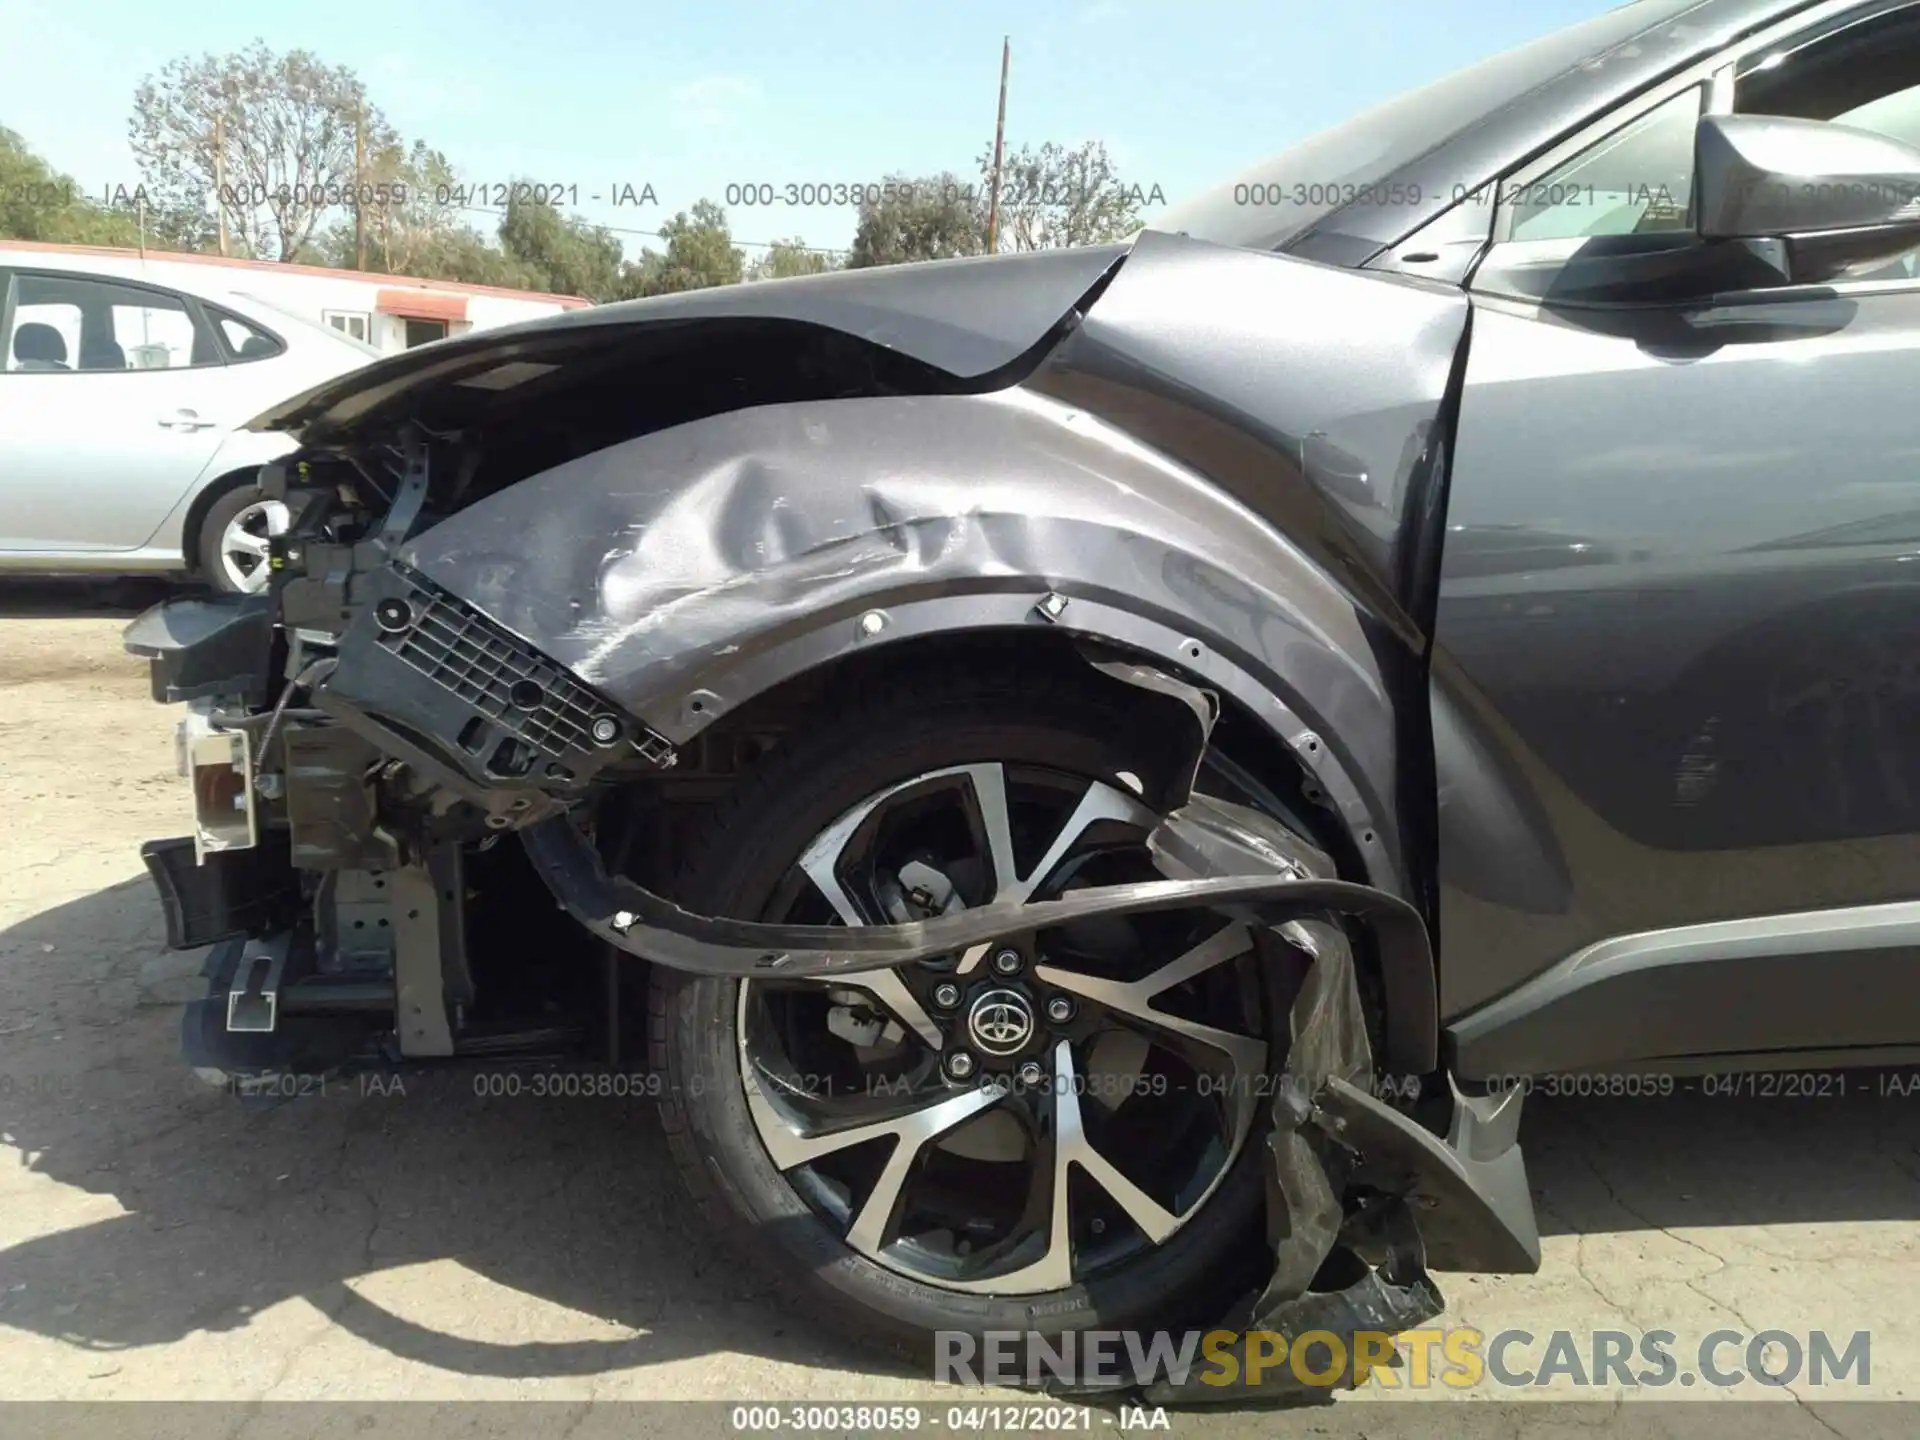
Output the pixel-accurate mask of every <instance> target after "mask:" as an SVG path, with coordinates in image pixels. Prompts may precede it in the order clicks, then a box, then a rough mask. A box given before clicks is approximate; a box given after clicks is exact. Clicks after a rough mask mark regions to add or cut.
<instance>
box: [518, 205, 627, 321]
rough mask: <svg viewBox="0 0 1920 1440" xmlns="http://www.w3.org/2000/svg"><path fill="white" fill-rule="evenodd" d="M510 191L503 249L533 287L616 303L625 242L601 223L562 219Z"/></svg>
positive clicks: (621, 290) (547, 207) (548, 207)
mask: <svg viewBox="0 0 1920 1440" xmlns="http://www.w3.org/2000/svg"><path fill="white" fill-rule="evenodd" d="M521 189H522V187H521V186H518V185H515V186H512V187H510V193H509V198H508V200H507V213H506V214H505V215H504V216H502V217H501V220H500V248H501V250H502V251H504V252H505V254H506V256H507V258H508V259H510V260H512V261H514V262H516V263H517V264H518V265H519V266H520V267H521V268H522V269H523V270H524V271H525V272H526V273H527V275H528V276H529V277H530V280H529V282H528V283H530V284H532V285H533V286H534V287H535V288H538V289H541V290H551V291H554V292H555V293H557V294H561V295H584V296H585V297H586V298H587V299H589V300H594V301H603V300H616V299H618V298H620V296H621V295H622V294H623V293H625V291H624V286H623V284H622V266H621V261H622V258H623V252H622V251H621V249H620V241H619V238H618V237H617V236H615V235H614V234H613V233H612V232H611V231H609V230H608V229H606V227H605V226H601V225H589V224H588V223H587V222H586V221H584V220H581V219H579V218H577V217H575V216H571V215H562V214H561V213H560V212H559V211H558V210H556V209H555V208H554V207H553V206H551V205H541V204H537V203H535V202H534V201H533V200H531V199H528V198H526V197H525V196H524V195H522V194H519V193H514V192H518V191H520V190H521Z"/></svg>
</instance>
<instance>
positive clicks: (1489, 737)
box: [1433, 3, 1920, 1073]
mask: <svg viewBox="0 0 1920 1440" xmlns="http://www.w3.org/2000/svg"><path fill="white" fill-rule="evenodd" d="M1917 102H1920V6H1915V5H1913V4H1910V3H1902V4H1890V3H1882V4H1872V5H1859V4H1853V5H1835V4H1828V5H1824V6H1820V7H1816V8H1815V9H1813V10H1809V11H1805V12H1802V14H1801V15H1799V16H1797V17H1795V18H1794V19H1793V20H1791V21H1789V22H1782V23H1781V24H1779V25H1777V26H1776V27H1774V28H1773V29H1772V30H1771V31H1768V32H1765V33H1762V34H1761V35H1759V36H1756V37H1755V38H1754V39H1752V40H1750V41H1748V42H1745V43H1743V44H1741V45H1740V46H1738V47H1737V48H1735V49H1732V50H1730V51H1728V52H1726V53H1724V54H1722V55H1720V56H1718V57H1716V58H1715V59H1714V60H1713V61H1712V62H1711V63H1709V64H1707V65H1704V66H1701V67H1697V68H1696V69H1695V70H1693V71H1691V72H1689V73H1687V74H1683V75H1677V76H1675V77H1673V78H1672V79H1671V80H1670V81H1668V82H1666V83H1664V84H1663V85H1661V86H1660V87H1659V88H1658V89H1656V90H1654V91H1652V92H1649V93H1647V94H1645V95H1643V96H1641V97H1639V98H1638V99H1637V100H1635V101H1633V102H1631V103H1630V104H1629V105H1628V106H1627V107H1626V108H1625V109H1623V110H1620V111H1616V112H1614V113H1613V114H1611V115H1609V116H1608V117H1606V118H1605V119H1604V120H1601V121H1598V122H1596V123H1595V124H1593V125H1591V126H1589V127H1587V128H1586V129H1585V130H1583V131H1582V132H1581V133H1580V134H1579V135H1577V136H1575V137H1574V138H1572V139H1571V140H1569V141H1568V142H1566V143H1565V144H1563V145H1561V146H1560V147H1558V148H1557V149H1556V150H1555V151H1554V152H1552V153H1551V154H1548V155H1545V156H1542V157H1540V158H1539V159H1538V160H1537V161H1535V162H1533V163H1531V164H1529V165H1527V166H1525V167H1524V168H1521V169H1519V170H1517V171H1516V172H1515V173H1513V174H1512V175H1510V176H1508V177H1506V182H1505V183H1504V184H1503V186H1502V187H1501V190H1500V197H1501V198H1500V201H1499V213H1498V214H1497V215H1496V217H1495V221H1494V228H1493V241H1494V243H1493V244H1492V246H1491V247H1490V248H1489V250H1488V252H1487V254H1486V255H1485V257H1484V258H1483V259H1482V261H1481V262H1480V264H1479V266H1478V267H1477V269H1476V270H1475V272H1474V274H1473V276H1472V279H1471V281H1470V288H1471V292H1472V295H1473V299H1474V315H1473V322H1472V338H1471V343H1470V352H1469V358H1468V363H1467V367H1466V371H1465V381H1464V387H1463V391H1462V396H1461V402H1460V411H1459V421H1458V432H1457V444H1456V448H1455V454H1454V463H1453V470H1452V479H1451V488H1450V492H1449V500H1448V514H1447V541H1446V548H1445V554H1444V558H1443V561H1442V579H1441V586H1440V595H1439V605H1438V618H1437V624H1436V648H1435V656H1434V697H1433V708H1434V719H1435V732H1436V744H1437V746H1438V747H1439V749H1440V750H1441V752H1442V753H1441V755H1440V764H1441V768H1442V771H1443V779H1442V800H1441V812H1440V832H1441V882H1442V896H1441V931H1442V935H1443V939H1444V944H1445V950H1446V954H1447V956H1448V957H1449V958H1448V961H1447V963H1446V964H1445V965H1444V966H1443V981H1442V1006H1443V1010H1444V1011H1445V1013H1446V1014H1447V1015H1449V1016H1451V1017H1462V1016H1465V1017H1467V1018H1465V1019H1461V1020H1458V1022H1457V1023H1456V1024H1455V1025H1454V1027H1453V1029H1454V1040H1455V1043H1456V1046H1457V1047H1458V1048H1459V1049H1460V1051H1461V1053H1462V1055H1463V1057H1464V1068H1465V1069H1467V1070H1468V1071H1469V1072H1471V1071H1475V1070H1478V1071H1480V1072H1481V1073H1487V1072H1490V1071H1504V1070H1515V1069H1528V1068H1538V1067H1541V1066H1545V1067H1546V1068H1571V1067H1574V1066H1584V1065H1597V1064H1606V1063H1612V1062H1613V1061H1616V1060H1621V1059H1628V1058H1633V1059H1643V1060H1644V1059H1649V1058H1654V1059H1657V1058H1660V1057H1672V1056H1680V1055H1692V1056H1725V1057H1731V1056H1734V1055H1741V1056H1747V1057H1751V1056H1753V1055H1756V1054H1761V1053H1766V1054H1770V1055H1774V1056H1776V1057H1779V1056H1788V1057H1791V1056H1801V1057H1818V1056H1821V1055H1828V1056H1832V1055H1838V1054H1842V1053H1847V1054H1860V1053H1864V1049H1863V1047H1875V1046H1880V1047H1890V1046H1903V1045H1910V1044H1914V1043H1916V1042H1920V984H1916V980H1917V978H1920V948H1917V947H1920V906H1916V905H1914V904H1913V903H1912V902H1914V901H1915V899H1916V897H1920V282H1916V280H1915V279H1914V278H1913V277H1914V265H1913V258H1914V257H1913V256H1912V255H1907V256H1902V257H1900V258H1899V259H1898V260H1896V261H1894V262H1892V263H1889V264H1886V265H1883V266H1880V267H1878V268H1877V269H1876V270H1874V271H1873V272H1872V273H1870V274H1866V275H1861V276H1852V277H1849V278H1846V279H1843V280H1840V281H1829V282H1827V283H1822V284H1817V285H1815V284H1774V285H1771V286H1766V285H1762V284H1760V283H1757V282H1735V283H1734V284H1732V285H1730V286H1729V287H1727V288H1725V289H1724V290H1723V291H1722V292H1721V293H1716V294H1713V295H1711V297H1710V298H1705V299H1701V298H1695V299H1691V300H1684V301H1673V302H1667V303H1660V302H1655V301H1650V300H1640V301H1634V300H1630V299H1625V298H1620V297H1618V296H1616V295H1613V294H1610V293H1609V291H1608V287H1607V284H1606V283H1605V276H1606V275H1607V274H1608V273H1618V272H1617V270H1616V271H1613V272H1609V270H1608V268H1607V264H1601V263H1597V261H1596V257H1598V259H1599V260H1602V261H1607V262H1608V263H1609V264H1610V263H1613V261H1615V260H1617V258H1618V257H1619V256H1622V255H1627V254H1629V253H1631V254H1633V255H1636V256H1640V257H1643V258H1644V257H1655V258H1657V257H1658V256H1659V255H1660V254H1661V253H1662V252H1663V251H1669V250H1674V249H1677V247H1680V246H1683V245H1697V243H1698V242H1697V240H1696V238H1695V237H1694V236H1693V234H1692V220H1691V215H1690V193H1691V181H1692V167H1693V163H1694V150H1693V135H1694V131H1695V127H1696V125H1697V121H1698V117H1699V116H1700V114H1701V113H1702V112H1703V111H1710V112H1726V111H1736V112H1739V111H1750V112H1753V113H1764V114H1788V115H1800V116H1804V117H1806V118H1812V119H1822V120H1842V121H1845V122H1846V123H1849V124H1853V125H1859V126H1864V127H1866V128H1881V129H1884V130H1886V131H1887V132H1888V133H1891V134H1894V135H1895V136H1896V138H1900V139H1904V140H1906V141H1908V142H1909V143H1914V142H1916V141H1920V103H1917ZM1743 284H1745V285H1746V288H1742V285H1743ZM1641 293H1643V294H1644V293H1645V292H1644V291H1642V292H1641ZM1462 757H1475V758H1473V759H1472V763H1469V762H1468V760H1467V759H1463V758H1462ZM1449 765H1452V766H1454V767H1456V768H1455V772H1454V773H1455V774H1456V775H1457V776H1459V777H1463V778H1461V779H1459V782H1458V783H1457V784H1454V785H1452V786H1451V787H1450V786H1449V783H1448V781H1447V779H1446V776H1445V772H1447V770H1448V768H1449ZM1503 847H1504V848H1503ZM1488 1002H1494V1003H1492V1004H1489V1003H1488ZM1469 1012H1471V1013H1469ZM1782 1063H1785V1062H1784V1061H1783V1062H1782Z"/></svg>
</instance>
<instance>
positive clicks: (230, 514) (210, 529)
mask: <svg viewBox="0 0 1920 1440" xmlns="http://www.w3.org/2000/svg"><path fill="white" fill-rule="evenodd" d="M266 498H267V497H266V495H265V494H263V493H262V492H261V489H260V487H259V486H258V485H235V486H234V487H233V488H232V489H231V490H229V491H227V492H226V493H225V494H224V495H222V496H220V497H219V498H218V499H217V500H215V501H214V502H213V503H212V504H211V505H209V506H208V507H207V513H206V514H204V515H202V516H201V517H200V533H199V534H198V535H197V536H195V537H194V552H195V561H196V563H197V564H198V566H199V570H200V578H201V579H202V580H204V581H206V583H207V584H208V585H210V586H212V587H213V588H214V589H215V590H218V591H219V592H220V593H221V594H223V595H232V594H237V593H239V591H240V588H241V587H240V586H238V585H236V584H234V583H233V579H232V577H231V576H229V575H228V574H227V567H226V564H225V563H224V561H223V560H222V558H221V555H220V542H221V539H222V537H223V536H225V534H226V532H227V526H228V525H230V524H232V523H233V518H234V516H236V515H238V514H239V513H240V512H241V511H242V510H245V509H246V508H247V507H248V506H249V505H258V504H259V503H260V502H261V501H262V500H265V499H266ZM261 563H262V564H265V563H266V562H265V561H264V560H263V561H262V562H261Z"/></svg>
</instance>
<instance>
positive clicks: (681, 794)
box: [602, 628, 1431, 1053]
mask: <svg viewBox="0 0 1920 1440" xmlns="http://www.w3.org/2000/svg"><path fill="white" fill-rule="evenodd" d="M1137 658H1139V659H1140V660H1141V661H1143V662H1144V663H1147V664H1151V665H1153V666H1155V667H1156V668H1159V669H1162V670H1166V671H1168V672H1169V673H1173V674H1175V675H1176V676H1177V677H1178V678H1181V679H1184V680H1187V681H1188V682H1190V683H1194V684H1199V685H1202V686H1204V685H1205V683H1206V682H1205V681H1204V680H1202V679H1200V678H1199V677H1196V676H1193V675H1191V674H1182V673H1181V672H1180V671H1179V667H1178V666H1177V665H1171V664H1168V663H1167V662H1166V661H1165V660H1163V659H1161V658H1160V657H1157V656H1153V655H1140V656H1139V657H1137ZM956 666H967V667H977V668H984V669H987V670H989V671H992V672H1004V673H1009V674H1018V673H1028V674H1035V673H1037V674H1041V675H1054V676H1057V675H1059V674H1061V673H1063V672H1065V673H1075V674H1080V675H1082V676H1084V679H1085V681H1086V683H1087V684H1089V685H1090V686H1104V685H1116V686H1117V685H1119V684H1120V682H1118V681H1110V680H1107V679H1105V678H1104V677H1102V676H1101V675H1100V674H1099V672H1098V671H1096V670H1094V669H1093V668H1092V667H1091V666H1089V665H1088V664H1087V663H1086V660H1085V659H1084V658H1083V657H1082V656H1081V654H1080V652H1079V651H1078V649H1077V648H1076V644H1075V641H1074V638H1073V637H1072V636H1071V635H1069V634H1066V633H1064V632H1061V631H1059V630H1054V629H1051V628H1049V629H1038V628H1035V629H1027V630H996V631H973V632H963V633H950V634H944V635H931V636H919V637H915V638H913V639H911V640H901V641H896V642H894V643H893V644H891V645H881V646H875V647H872V648H870V649H861V650H857V651H853V652H851V653H849V654H846V655H844V656H841V657H839V658H837V659H835V660H832V661H829V662H827V663H826V664H823V665H820V666H817V667H815V668H813V669H811V670H808V671H805V672H803V673H801V674H799V675H796V676H794V677H793V678H791V679H789V680H787V681H784V682H782V683H781V684H779V685H776V686H774V687H772V688H771V689H769V690H766V691H763V692H762V693H761V694H759V695H757V696H755V697H754V698H753V699H751V700H748V701H747V702H745V703H744V704H742V705H740V706H739V707H737V708H736V709H734V710H732V711H730V712H728V713H727V714H725V715H723V716H722V717H721V718H720V719H718V720H716V721H714V722H713V724H711V725H709V726H708V727H707V728H706V729H704V730H702V731H701V732H699V733H698V734H697V735H695V736H694V737H693V738H692V739H691V740H690V741H689V742H688V743H686V744H685V745H683V746H682V747H681V749H680V759H679V763H678V764H676V765H675V766H674V768H673V769H672V770H671V771H668V772H666V774H665V775H663V776H662V777H660V778H659V779H658V780H653V781H650V782H648V783H647V784H645V785H641V786H632V787H627V788H626V789H625V790H623V791H622V792H619V796H618V799H617V800H616V802H615V804H614V805H613V806H612V807H611V811H610V812H607V811H603V815H602V818H603V821H604V822H606V823H605V825H604V829H605V831H606V834H605V835H604V837H603V846H604V847H605V848H606V850H607V851H608V855H609V858H610V859H611V860H612V861H613V862H614V864H615V865H616V866H617V867H618V868H620V869H622V870H624V872H625V873H626V874H628V875H629V876H631V877H632V878H633V879H635V880H637V881H639V882H640V883H641V884H644V885H646V886H648V887H649V888H651V889H654V890H656V891H658V892H660V893H665V894H670V895H671V894H674V892H675V882H676V880H677V878H678V876H677V871H678V868H679V867H678V861H679V857H681V856H683V855H684V854H685V853H686V851H687V847H688V845H689V844H690V843H691V842H692V840H693V839H694V837H695V836H696V835H697V834H698V833H700V832H701V831H702V830H703V828H704V825H703V822H704V821H705V819H706V817H707V816H708V815H709V814H710V813H711V812H712V811H714V810H715V809H716V808H717V807H719V806H720V805H722V804H723V803H724V802H725V801H726V800H727V798H728V797H729V795H731V794H732V793H733V791H734V788H735V786H736V784H737V783H739V782H740V781H741V780H742V779H743V778H744V777H745V776H746V774H747V772H748V771H749V770H750V769H752V768H753V767H754V766H755V765H756V764H757V763H758V762H759V761H760V760H761V759H762V758H764V757H766V756H768V755H769V754H771V753H772V751H773V750H774V749H775V748H776V747H778V746H780V745H782V744H783V743H785V742H786V741H787V740H788V739H789V738H790V737H792V736H795V735H798V734H803V733H805V732H806V731H807V730H808V729H809V728H810V727H812V726H815V725H818V724H821V723H825V722H826V721H827V720H829V719H830V717H832V716H833V715H834V714H835V713H836V712H837V711H841V710H844V709H845V708H846V707H847V706H848V703H849V701H850V700H852V699H854V698H856V697H858V696H860V695H862V694H864V693H866V692H868V691H869V690H870V689H871V688H872V687H875V686H880V685H901V684H912V683H913V680H912V677H913V676H914V675H916V674H925V673H928V672H937V671H940V670H942V669H951V668H953V667H956ZM1215 693H1217V694H1219V696H1220V703H1221V712H1220V718H1219V720H1218V721H1217V723H1216V724H1215V726H1214V729H1213V732H1212V735H1211V737H1210V744H1209V749H1208V761H1209V763H1208V765H1207V767H1206V769H1205V770H1204V771H1203V775H1202V788H1205V789H1207V790H1209V791H1211V792H1213V793H1216V794H1219V795H1222V796H1223V797H1224V798H1232V799H1236V800H1239V801H1240V802H1241V803H1249V804H1253V805H1255V806H1257V807H1258V808H1260V809H1263V810H1266V811H1268V812H1269V813H1271V814H1273V815H1275V816H1276V817H1277V818H1279V819H1280V820H1281V821H1283V823H1286V824H1287V825H1289V827H1290V828H1292V829H1294V830H1295V831H1296V832H1299V833H1302V834H1303V836H1304V838H1306V839H1307V840H1309V841H1311V842H1312V843H1313V844H1315V845H1317V846H1319V847H1320V848H1321V849H1322V850H1324V851H1325V852H1326V853H1327V854H1328V855H1329V856H1330V857H1331V858H1332V859H1333V861H1334V864H1335V867H1336V870H1337V874H1338V877H1339V878H1341V879H1346V880H1354V881H1358V882H1360V883H1363V884H1364V883H1368V876H1367V871H1366V865H1365V862H1364V860H1363V859H1362V857H1361V853H1360V849H1359V846H1358V845H1357V843H1356V837H1355V836H1353V835H1352V834H1350V833H1349V832H1348V829H1347V827H1346V825H1345V824H1344V822H1343V821H1342V819H1341V817H1340V815H1339V814H1338V813H1337V812H1336V811H1334V810H1333V809H1332V808H1331V807H1330V806H1329V805H1328V804H1327V803H1326V802H1325V795H1324V792H1323V791H1322V790H1321V788H1320V786H1319V785H1318V784H1317V782H1316V781H1315V779H1314V777H1313V775H1312V774H1311V773H1310V772H1309V771H1308V770H1307V769H1306V767H1305V766H1304V765H1303V764H1302V762H1301V761H1300V760H1299V759H1298V758H1297V757H1296V756H1295V755H1294V753H1293V751H1292V750H1291V749H1290V748H1289V747H1288V746H1287V744H1286V742H1285V741H1284V740H1283V739H1281V737H1279V736H1278V735H1276V734H1275V733H1274V732H1273V731H1272V730H1270V729H1268V728H1267V727H1266V726H1264V725H1262V724H1261V723H1260V722H1259V720H1258V719H1257V718H1256V717H1255V716H1254V715H1253V714H1252V713H1251V712H1250V711H1248V710H1247V709H1246V708H1245V707H1244V706H1243V705H1242V704H1241V703H1240V702H1239V701H1238V700H1236V699H1234V698H1233V697H1232V696H1230V695H1227V694H1225V693H1222V692H1219V691H1216V692H1215ZM1134 698H1135V701H1136V703H1138V704H1139V706H1140V707H1141V712H1140V713H1141V714H1142V716H1143V717H1153V718H1157V719H1162V720H1164V719H1165V718H1166V717H1167V714H1168V712H1167V709H1166V708H1165V707H1167V706H1168V705H1169V704H1170V702H1168V701H1166V700H1164V699H1161V698H1159V697H1156V696H1154V695H1152V694H1150V693H1148V692H1146V691H1138V692H1135V696H1134ZM1216 759H1217V760H1218V761H1220V762H1223V763H1220V764H1217V765H1216V764H1214V763H1213V762H1214V761H1215V760H1216ZM676 898H682V897H676ZM1346 928H1347V929H1348V932H1349V935H1350V937H1351V939H1352V940H1353V942H1354V960H1355V965H1356V970H1357V972H1358V976H1359V980H1360V984H1361V987H1362V992H1363V994H1364V996H1365V998H1366V1000H1367V1002H1368V1013H1369V1016H1370V1028H1373V1030H1374V1034H1373V1036H1372V1038H1373V1040H1374V1043H1375V1046H1376V1053H1381V1050H1382V1047H1383V1040H1384V1034H1383V1032H1382V1031H1381V1029H1380V1028H1379V1027H1380V1025H1381V1024H1382V1023H1383V1022H1387V1016H1386V1013H1385V1012H1386V1006H1387V992H1388V990H1389V988H1390V987H1388V986H1387V985H1386V983H1385V976H1384V975H1383V973H1382V969H1381V965H1382V960H1381V956H1380V953H1379V950H1378V947H1377V945H1376V944H1375V942H1374V937H1373V936H1372V934H1371V933H1370V932H1369V931H1368V929H1367V927H1366V926H1364V925H1362V924H1360V923H1358V922H1354V923H1351V924H1349V925H1348V926H1347V927H1346ZM1425 988H1426V989H1427V990H1428V991H1429V992H1430V991H1431V980H1430V978H1429V982H1428V984H1427V986H1426V987H1425ZM1410 1013H1419V1014H1423V1013H1424V1012H1423V1011H1422V1009H1421V1007H1420V1006H1417V1005H1416V1006H1413V1007H1412V1008H1411V1012H1410ZM1422 1028H1424V1024H1423V1025H1422Z"/></svg>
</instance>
